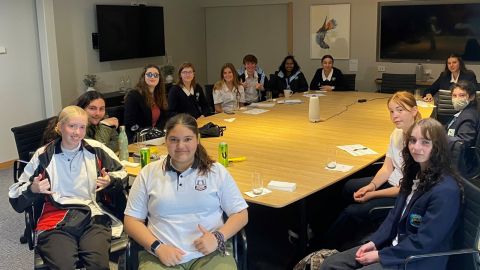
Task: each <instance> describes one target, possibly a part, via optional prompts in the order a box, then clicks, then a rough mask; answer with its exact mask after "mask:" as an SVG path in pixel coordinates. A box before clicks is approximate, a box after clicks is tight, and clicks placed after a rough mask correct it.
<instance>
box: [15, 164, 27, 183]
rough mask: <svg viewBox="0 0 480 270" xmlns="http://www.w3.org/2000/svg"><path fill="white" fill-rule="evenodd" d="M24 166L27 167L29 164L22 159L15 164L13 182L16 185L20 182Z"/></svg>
mask: <svg viewBox="0 0 480 270" xmlns="http://www.w3.org/2000/svg"><path fill="white" fill-rule="evenodd" d="M22 164H25V165H26V164H28V162H27V161H24V160H21V159H17V160H15V161H14V162H13V182H14V183H17V182H18V178H19V177H20V175H21V174H22V172H23V167H21V165H22ZM25 165H24V166H25Z"/></svg>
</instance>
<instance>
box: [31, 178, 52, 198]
mask: <svg viewBox="0 0 480 270" xmlns="http://www.w3.org/2000/svg"><path fill="white" fill-rule="evenodd" d="M30 190H31V191H32V192H33V193H43V194H49V195H51V194H53V192H52V191H50V181H49V180H48V178H45V179H43V175H42V174H39V175H38V176H36V177H34V178H33V182H32V185H31V187H30Z"/></svg>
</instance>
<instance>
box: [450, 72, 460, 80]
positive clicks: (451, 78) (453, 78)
mask: <svg viewBox="0 0 480 270" xmlns="http://www.w3.org/2000/svg"><path fill="white" fill-rule="evenodd" d="M450 76H451V77H450V82H451V83H457V82H458V78H460V71H459V72H458V77H457V78H456V79H455V77H453V73H450Z"/></svg>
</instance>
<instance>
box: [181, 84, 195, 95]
mask: <svg viewBox="0 0 480 270" xmlns="http://www.w3.org/2000/svg"><path fill="white" fill-rule="evenodd" d="M182 90H183V92H184V93H185V95H187V96H190V95H193V94H194V93H193V87H191V86H190V90H187V88H185V85H183V86H182Z"/></svg>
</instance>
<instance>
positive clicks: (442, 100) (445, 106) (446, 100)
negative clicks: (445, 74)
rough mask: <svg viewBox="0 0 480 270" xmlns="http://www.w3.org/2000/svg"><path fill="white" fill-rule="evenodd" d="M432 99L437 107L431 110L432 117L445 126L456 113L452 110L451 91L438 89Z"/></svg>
mask: <svg viewBox="0 0 480 270" xmlns="http://www.w3.org/2000/svg"><path fill="white" fill-rule="evenodd" d="M434 99H435V105H436V106H437V107H435V109H434V110H433V114H432V115H433V116H434V117H435V118H436V119H437V120H438V122H440V123H441V124H442V125H444V126H446V125H448V123H450V121H451V120H452V117H453V115H454V114H456V113H457V111H455V110H454V109H453V104H452V94H451V91H450V90H444V89H440V90H438V92H437V94H435V97H434Z"/></svg>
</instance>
